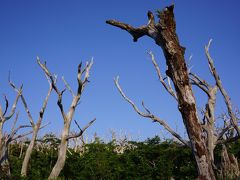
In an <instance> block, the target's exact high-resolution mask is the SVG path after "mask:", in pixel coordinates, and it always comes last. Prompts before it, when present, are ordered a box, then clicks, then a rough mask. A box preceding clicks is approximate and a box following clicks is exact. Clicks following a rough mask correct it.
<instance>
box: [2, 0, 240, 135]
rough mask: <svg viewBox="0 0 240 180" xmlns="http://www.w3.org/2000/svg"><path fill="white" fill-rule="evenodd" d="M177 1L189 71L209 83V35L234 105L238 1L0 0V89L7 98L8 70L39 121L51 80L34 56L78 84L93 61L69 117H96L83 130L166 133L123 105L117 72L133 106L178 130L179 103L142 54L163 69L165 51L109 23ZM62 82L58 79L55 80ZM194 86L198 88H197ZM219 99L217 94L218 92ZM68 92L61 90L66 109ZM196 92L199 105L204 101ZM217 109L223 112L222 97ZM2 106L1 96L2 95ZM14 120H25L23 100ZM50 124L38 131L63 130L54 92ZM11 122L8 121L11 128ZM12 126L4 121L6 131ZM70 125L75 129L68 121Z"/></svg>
mask: <svg viewBox="0 0 240 180" xmlns="http://www.w3.org/2000/svg"><path fill="white" fill-rule="evenodd" d="M173 2H174V3H175V17H176V21H177V32H178V35H179V38H180V41H181V44H182V45H183V46H185V47H186V48H187V49H186V59H188V57H189V56H190V55H191V54H192V55H193V58H192V61H191V64H192V65H193V69H192V70H193V71H194V72H196V73H198V74H199V75H200V76H202V77H203V78H205V79H207V80H210V81H211V82H213V81H212V78H211V77H210V74H209V72H208V67H207V61H206V58H205V54H204V45H205V44H206V43H207V42H208V40H209V39H210V38H213V44H212V46H211V50H210V51H211V54H212V56H213V58H214V60H215V65H216V67H217V70H218V72H219V74H220V75H221V78H222V81H223V83H224V85H225V87H226V89H227V91H228V92H229V95H230V96H231V97H232V100H233V104H234V105H235V106H238V105H239V98H240V85H239V77H240V71H239V66H240V61H239V60H240V53H239V52H240V46H239V42H240V36H239V33H240V21H239V18H240V11H239V7H240V1H238V0H232V1H217V0H212V1H208V0H202V1H192V0H185V1H173V0H171V1H168V0H166V1H161V0H139V1H137V0H121V1H120V0H118V1H117V0H101V1H97V0H95V1H93V0H88V1H83V0H82V1H80V0H78V1H76V0H71V1H64V0H51V1H49V0H48V1H47V0H41V1H40V0H36V1H30V0H28V1H27V0H22V1H17V0H15V1H13V0H1V1H0V23H1V28H0V62H1V65H0V93H6V94H7V95H8V97H9V100H10V101H11V102H12V101H13V97H14V92H13V90H12V89H11V88H10V87H9V86H8V84H7V77H8V71H9V70H11V76H12V80H13V81H14V82H15V83H16V84H17V85H20V84H21V83H23V84H24V95H25V97H26V99H27V101H28V104H29V108H30V110H31V112H32V114H33V115H34V118H35V119H36V118H37V115H38V112H39V110H40V107H41V105H42V102H43V99H44V97H45V95H46V93H47V89H48V83H47V81H46V79H45V76H44V75H43V72H42V71H41V69H40V68H39V67H38V65H37V63H36V56H39V57H40V58H41V59H42V60H46V61H47V65H48V67H49V69H50V70H51V71H52V73H55V74H57V75H58V76H59V77H61V76H63V75H64V77H65V79H66V80H67V81H68V82H69V84H70V85H71V86H72V87H73V89H74V87H75V89H76V84H77V82H76V70H77V65H78V63H79V62H80V61H83V62H85V61H87V60H90V59H91V58H92V57H93V58H94V65H93V68H92V71H91V77H90V81H91V82H90V83H89V84H88V86H87V88H86V89H85V91H84V93H83V96H82V99H81V103H80V105H79V106H78V110H77V111H76V113H75V117H74V119H76V120H78V121H79V124H80V125H82V126H83V125H85V124H86V123H87V122H88V121H90V120H91V119H93V118H94V117H96V118H97V121H96V122H95V124H94V125H93V126H92V127H90V129H89V130H88V132H87V133H88V134H89V135H91V134H93V133H94V132H96V133H97V134H99V135H100V136H101V137H103V138H106V137H107V136H109V131H110V129H114V130H116V132H118V133H119V132H120V131H121V132H124V133H126V134H128V135H130V136H132V137H133V138H134V139H145V138H147V137H152V136H154V135H160V136H163V135H164V136H168V134H166V133H165V132H163V131H162V128H161V127H160V126H159V125H158V124H154V123H152V122H151V121H150V120H148V119H144V118H141V117H139V116H138V115H137V114H136V113H135V112H134V111H133V109H132V108H131V107H130V106H129V104H127V103H126V102H125V101H124V100H123V99H122V97H121V96H120V94H119V93H118V91H117V89H116V87H115V86H114V83H113V78H114V77H115V76H117V75H119V76H120V84H121V86H122V88H123V90H124V91H125V93H126V94H127V95H128V96H129V97H131V98H132V99H133V100H134V101H135V103H136V104H138V105H139V106H140V105H141V101H142V100H144V101H145V104H146V105H147V106H148V107H149V108H150V109H151V111H152V112H154V113H155V114H156V115H158V116H159V117H160V118H162V119H165V120H166V121H167V122H168V123H169V125H170V126H171V127H172V128H174V129H177V131H178V132H179V133H181V134H183V125H182V120H181V116H180V115H179V113H178V110H177V105H176V103H175V102H174V100H173V99H172V97H170V96H169V95H168V94H167V93H166V92H165V90H164V89H163V87H162V86H161V84H160V83H159V82H158V79H157V75H156V73H155V71H154V68H153V65H152V64H151V61H150V58H149V57H148V55H147V53H146V52H147V50H152V51H153V52H154V54H155V56H156V58H157V60H158V63H159V65H160V67H161V69H162V71H163V72H164V71H165V59H164V57H163V54H162V50H161V49H160V48H159V47H157V46H156V45H155V43H154V42H153V40H151V39H149V38H148V37H144V38H141V39H140V40H139V41H138V42H137V43H134V42H133V41H132V38H131V36H130V35H129V34H128V33H126V32H124V31H121V30H120V29H117V28H115V27H112V26H110V25H107V24H106V23H105V21H106V20H107V19H117V20H120V21H123V22H126V23H129V24H132V25H135V26H140V25H143V24H146V22H147V16H146V13H147V11H148V10H151V11H153V12H155V11H156V10H157V9H162V8H164V7H165V6H166V5H170V4H172V3H173ZM58 83H59V86H60V87H63V83H62V82H61V81H60V80H59V82H58ZM194 90H196V89H194ZM219 98H220V99H221V97H219ZM70 100H71V96H70V95H69V93H68V92H66V93H65V96H64V99H63V102H65V103H64V104H65V107H66V108H67V107H68V105H69V102H70ZM205 100H206V99H205V96H204V95H203V94H200V95H199V94H198V95H197V101H198V103H199V107H201V106H203V104H204V101H205ZM218 102H219V105H218V107H217V108H218V112H220V111H223V110H224V109H225V106H224V104H223V103H222V100H219V101H218ZM1 103H2V104H3V103H4V101H3V98H2V99H1ZM18 109H19V110H20V117H19V124H20V123H24V124H26V123H28V120H27V118H26V115H25V112H24V111H23V110H22V104H21V103H19V107H18ZM46 122H51V124H50V125H49V126H48V128H45V129H44V130H41V133H40V134H43V133H46V132H55V133H57V134H59V133H60V130H61V127H62V124H63V121H62V119H61V115H60V112H59V110H58V107H57V105H56V95H55V94H54V93H53V95H52V96H51V98H50V101H49V104H48V107H47V110H46V114H45V116H44V120H43V123H46ZM10 124H11V123H10V122H9V123H8V125H10ZM8 127H9V126H6V128H8ZM72 127H73V129H76V127H75V125H74V124H72Z"/></svg>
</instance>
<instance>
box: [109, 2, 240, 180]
mask: <svg viewBox="0 0 240 180" xmlns="http://www.w3.org/2000/svg"><path fill="white" fill-rule="evenodd" d="M173 9H174V6H173V5H172V6H169V7H166V8H165V9H164V10H162V11H159V14H158V17H159V22H157V23H155V20H154V15H153V13H152V12H150V11H149V12H148V14H147V15H148V20H149V21H148V24H147V25H143V26H141V27H138V28H135V27H133V26H131V25H129V24H125V23H122V22H119V21H116V20H108V21H106V23H108V24H110V25H113V26H116V27H119V28H121V29H123V30H126V31H127V32H129V33H130V34H131V35H132V37H133V41H134V42H136V41H137V40H138V39H139V38H141V37H142V36H145V35H146V36H149V37H151V38H152V39H153V40H154V41H155V42H156V44H157V45H158V46H160V47H161V48H162V50H163V53H164V56H165V58H166V64H167V67H168V69H167V70H166V75H167V76H166V78H165V77H163V76H162V74H161V71H160V68H159V67H158V65H157V63H156V61H155V59H154V56H153V54H152V53H151V52H150V55H151V59H152V63H153V65H154V67H155V69H156V71H157V74H158V77H159V80H160V82H161V83H162V85H163V86H164V88H165V89H166V90H167V91H168V92H169V94H170V95H171V96H173V98H174V99H175V100H176V101H177V103H178V109H179V111H180V113H181V115H182V119H183V123H184V125H185V127H186V130H187V134H188V137H189V141H187V140H185V139H183V138H182V137H181V136H180V135H179V134H177V133H176V132H175V131H173V129H171V128H170V126H169V125H168V124H167V122H166V121H165V120H162V119H160V118H159V117H157V116H155V115H154V114H152V113H151V111H150V110H149V109H148V108H146V106H145V105H144V103H142V106H143V108H144V110H145V112H143V111H141V110H139V108H138V107H137V106H136V105H135V103H134V102H133V101H132V100H131V99H129V98H128V97H127V96H126V95H125V93H124V92H123V91H122V89H121V87H120V85H119V82H118V77H117V78H116V79H115V85H116V86H117V88H118V90H119V92H120V93H121V95H122V97H123V98H124V99H125V100H126V101H127V102H128V103H130V104H131V106H132V107H133V108H134V110H135V111H136V112H137V113H138V114H139V115H141V116H143V117H146V118H149V119H151V120H152V121H153V122H158V123H159V124H160V125H162V126H163V127H164V128H165V129H166V130H167V131H168V132H170V133H171V134H172V135H173V136H174V137H175V138H177V139H178V140H179V141H180V142H182V143H183V144H185V145H186V146H188V147H190V148H191V149H192V152H193V155H194V158H195V161H196V164H197V169H198V179H216V175H215V170H216V167H215V165H214V155H213V153H214V148H215V147H216V145H217V144H219V143H222V144H223V142H226V140H223V135H224V134H225V133H226V131H227V130H228V129H229V128H231V127H232V126H233V127H234V128H235V131H236V132H237V134H236V136H235V138H236V137H238V136H239V128H238V125H237V119H236V117H235V115H234V113H233V111H232V106H231V102H230V98H229V96H228V95H227V93H226V91H225V89H224V88H223V85H222V83H221V81H220V78H219V75H218V74H217V71H216V68H215V67H214V64H213V61H212V59H211V57H210V54H209V46H210V43H209V44H208V46H206V48H205V51H206V55H207V58H208V63H209V67H210V71H211V73H212V75H213V77H214V78H215V81H216V84H215V85H214V86H210V85H209V84H207V82H206V81H204V80H201V79H200V78H199V77H198V76H197V75H194V74H190V75H189V69H188V68H187V65H186V62H185V59H184V53H185V48H184V47H182V46H181V45H180V43H179V39H178V36H177V34H176V23H175V18H174V12H173ZM166 81H167V82H166ZM171 81H172V83H173V85H174V89H173V88H172V86H171ZM192 83H193V84H195V85H197V86H198V87H199V88H201V89H202V90H203V91H204V92H205V93H206V94H207V96H208V102H207V104H206V108H205V112H204V118H203V119H201V118H200V117H199V116H198V113H197V108H196V107H197V106H196V100H195V97H194V94H193V91H192V86H191V84H192ZM218 89H219V90H220V91H221V93H222V95H223V97H224V100H225V102H226V105H227V109H228V112H229V116H230V118H231V123H230V124H229V126H228V127H226V128H224V129H223V131H222V132H221V133H220V134H219V136H217V135H216V134H215V133H216V131H215V117H214V113H215V103H216V93H217V90H218Z"/></svg>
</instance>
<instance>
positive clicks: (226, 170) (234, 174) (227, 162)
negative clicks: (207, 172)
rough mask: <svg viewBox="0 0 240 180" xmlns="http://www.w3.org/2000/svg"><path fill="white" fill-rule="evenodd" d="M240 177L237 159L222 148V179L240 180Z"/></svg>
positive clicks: (224, 147)
mask: <svg viewBox="0 0 240 180" xmlns="http://www.w3.org/2000/svg"><path fill="white" fill-rule="evenodd" d="M239 176H240V172H239V166H238V161H237V158H236V157H235V156H234V155H233V154H231V153H229V152H228V151H227V148H226V146H225V145H223V146H222V152H221V164H220V177H219V178H221V179H238V178H239Z"/></svg>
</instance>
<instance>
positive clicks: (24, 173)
mask: <svg viewBox="0 0 240 180" xmlns="http://www.w3.org/2000/svg"><path fill="white" fill-rule="evenodd" d="M9 84H10V85H11V86H12V88H13V89H14V90H15V91H18V89H17V88H16V86H15V84H14V83H13V82H11V81H10V79H9ZM49 85H50V86H49V90H48V93H47V96H46V98H45V100H44V102H43V106H42V108H41V110H40V112H39V117H38V120H37V122H36V123H35V122H34V119H33V117H32V114H31V112H30V110H29V108H28V105H27V102H26V99H25V97H24V95H23V93H21V92H19V94H21V95H20V97H21V100H22V103H23V106H24V108H25V111H26V113H27V116H28V119H29V122H30V124H31V127H32V132H33V133H32V137H31V140H30V143H29V145H28V147H27V150H26V153H25V156H24V160H23V163H22V169H21V176H23V177H26V176H27V169H28V165H29V161H30V158H31V154H32V151H33V148H34V145H35V142H36V138H37V135H38V132H39V129H40V127H41V124H42V119H43V115H44V112H45V109H46V106H47V102H48V99H49V96H50V94H51V91H52V84H51V82H49ZM45 126H46V125H44V126H43V127H45ZM43 127H41V128H43Z"/></svg>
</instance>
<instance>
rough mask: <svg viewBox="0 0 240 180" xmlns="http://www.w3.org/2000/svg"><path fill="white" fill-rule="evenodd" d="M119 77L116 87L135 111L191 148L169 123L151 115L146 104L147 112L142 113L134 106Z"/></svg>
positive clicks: (116, 80) (115, 80)
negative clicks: (119, 81) (120, 83)
mask: <svg viewBox="0 0 240 180" xmlns="http://www.w3.org/2000/svg"><path fill="white" fill-rule="evenodd" d="M118 80H119V77H118V76H117V78H116V79H114V82H115V85H116V87H117V89H118V91H119V93H120V94H121V95H122V97H123V98H124V99H125V100H126V101H127V102H128V103H129V104H130V105H131V106H132V107H133V109H134V110H135V111H136V112H137V113H138V114H139V115H140V116H142V117H145V118H149V119H151V120H152V121H153V122H158V123H159V124H160V125H161V126H163V127H164V128H165V129H166V130H167V131H168V132H169V133H170V134H171V135H173V137H175V138H177V139H178V140H179V141H180V142H182V143H183V144H184V145H186V146H188V147H190V144H189V142H187V141H186V140H184V139H183V138H182V137H181V136H180V135H179V134H178V133H176V132H175V131H174V130H173V129H172V128H171V127H170V126H169V125H168V124H167V123H166V121H165V120H162V119H160V118H158V117H157V116H155V115H154V114H152V113H151V111H150V110H149V109H148V108H146V106H145V105H144V103H142V105H143V108H144V109H145V110H146V112H142V111H140V110H139V108H138V107H137V106H136V105H135V104H134V102H133V101H132V100H131V99H129V98H128V97H127V96H126V95H125V93H124V92H123V90H122V88H121V86H120V85H119V83H118Z"/></svg>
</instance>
